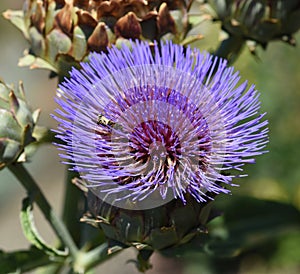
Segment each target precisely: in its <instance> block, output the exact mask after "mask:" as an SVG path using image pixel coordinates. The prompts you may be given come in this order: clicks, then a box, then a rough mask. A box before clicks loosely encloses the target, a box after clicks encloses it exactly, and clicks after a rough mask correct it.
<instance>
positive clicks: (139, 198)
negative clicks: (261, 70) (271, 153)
mask: <svg viewBox="0 0 300 274" xmlns="http://www.w3.org/2000/svg"><path fill="white" fill-rule="evenodd" d="M81 65H82V70H77V69H73V70H72V72H71V78H70V79H67V80H66V81H65V82H64V83H62V84H61V85H60V88H59V89H58V93H57V98H56V101H57V103H58V104H59V105H60V108H58V109H57V115H56V116H54V117H55V119H57V120H58V121H59V123H60V124H59V126H58V130H56V132H57V137H58V138H60V139H61V140H63V141H64V144H58V146H59V147H60V149H61V150H62V151H63V152H64V154H62V155H61V157H62V158H64V159H66V160H67V161H66V162H65V163H66V164H71V165H73V169H74V170H75V171H77V172H79V173H80V176H81V178H82V179H83V180H84V181H85V182H86V185H87V187H89V188H90V189H91V190H92V191H93V192H94V193H95V194H96V195H97V196H98V197H99V198H101V199H102V200H104V201H105V202H107V203H110V204H113V205H115V206H118V207H122V208H127V209H128V208H129V209H149V208H154V207H157V206H160V205H162V204H165V203H167V202H169V201H171V200H173V199H177V198H178V199H181V200H182V202H183V203H186V202H187V195H190V196H192V197H193V198H194V199H195V200H196V201H198V202H199V203H201V202H205V201H208V200H210V199H212V196H214V195H216V194H219V193H229V190H228V189H227V188H226V185H233V183H232V180H233V178H234V177H236V176H237V175H230V173H229V171H230V170H232V169H234V170H237V171H242V167H243V165H244V164H246V163H253V162H254V156H256V155H260V154H262V153H264V150H263V149H264V147H265V145H266V143H267V142H268V129H267V121H265V120H264V119H263V117H264V115H265V114H259V109H260V102H259V100H258V97H259V94H258V92H257V91H256V90H255V88H254V86H250V87H249V88H247V83H246V82H245V83H243V84H241V85H240V86H237V84H238V81H239V79H240V77H239V74H238V73H237V72H234V69H233V68H232V67H227V66H226V61H225V60H222V59H217V58H216V57H213V56H212V55H210V54H207V53H206V54H202V53H200V51H199V50H197V49H191V48H190V47H188V48H186V49H184V48H183V47H182V46H179V45H175V44H173V43H172V42H166V43H163V42H162V43H160V44H157V43H155V44H154V46H151V47H150V46H149V45H148V44H147V43H144V42H138V41H136V42H130V45H129V46H126V45H124V46H123V47H122V48H121V49H118V48H116V47H112V48H109V49H108V52H107V53H101V54H99V53H93V54H91V55H90V59H89V62H88V63H82V64H81ZM95 121H96V123H95Z"/></svg>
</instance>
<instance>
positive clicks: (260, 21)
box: [205, 0, 300, 52]
mask: <svg viewBox="0 0 300 274" xmlns="http://www.w3.org/2000/svg"><path fill="white" fill-rule="evenodd" d="M205 2H206V3H207V4H209V6H208V7H209V9H208V10H209V11H210V14H211V15H212V17H213V20H217V21H221V23H222V29H223V30H224V31H225V32H226V33H227V34H229V35H230V36H236V37H241V38H242V39H244V40H247V42H248V46H249V48H250V50H251V51H253V52H254V51H255V46H256V44H260V45H262V46H263V47H264V48H265V47H266V46H267V44H268V42H270V41H272V40H276V39H281V40H283V41H285V42H287V43H289V44H291V45H295V39H294V38H293V34H294V33H295V32H296V31H298V30H299V28H300V20H299V17H300V5H299V1H298V0H289V1H286V0H274V1H267V0H242V1H236V0H207V1H205Z"/></svg>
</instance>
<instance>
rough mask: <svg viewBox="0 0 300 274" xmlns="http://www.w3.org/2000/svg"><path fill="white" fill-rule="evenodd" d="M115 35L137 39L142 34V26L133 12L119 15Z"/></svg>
mask: <svg viewBox="0 0 300 274" xmlns="http://www.w3.org/2000/svg"><path fill="white" fill-rule="evenodd" d="M114 30H115V35H116V37H123V38H133V39H137V38H139V37H140V35H141V34H142V28H141V25H140V23H139V21H138V18H137V17H136V15H135V14H134V13H133V12H129V13H127V14H126V15H125V16H123V17H121V18H120V19H119V20H118V21H117V23H116V25H115V28H114Z"/></svg>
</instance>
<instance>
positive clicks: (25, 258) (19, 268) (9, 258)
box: [0, 247, 53, 273]
mask: <svg viewBox="0 0 300 274" xmlns="http://www.w3.org/2000/svg"><path fill="white" fill-rule="evenodd" d="M50 263H53V262H52V261H50V260H49V256H48V255H46V254H45V253H44V252H42V251H40V250H38V249H37V248H35V247H31V249H29V250H18V251H14V252H9V253H7V252H4V251H2V250H0V271H1V273H22V272H25V271H30V270H32V269H35V268H37V267H40V266H43V265H47V264H50Z"/></svg>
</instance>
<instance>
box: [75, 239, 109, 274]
mask: <svg viewBox="0 0 300 274" xmlns="http://www.w3.org/2000/svg"><path fill="white" fill-rule="evenodd" d="M110 256H112V255H109V254H108V243H107V242H106V243H103V244H101V245H99V246H98V247H96V248H95V249H93V250H91V251H89V252H87V253H80V254H79V256H78V257H77V260H76V262H75V264H74V270H75V271H77V272H84V273H85V272H86V271H88V270H90V269H92V268H93V267H95V266H96V265H98V264H99V263H100V262H102V261H104V260H106V259H107V258H108V257H110Z"/></svg>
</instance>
